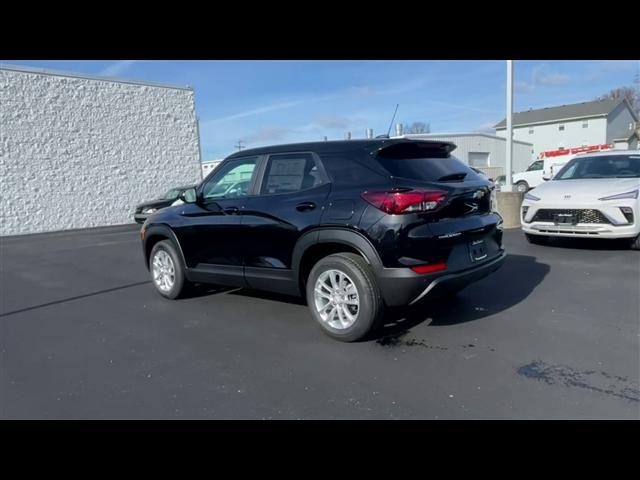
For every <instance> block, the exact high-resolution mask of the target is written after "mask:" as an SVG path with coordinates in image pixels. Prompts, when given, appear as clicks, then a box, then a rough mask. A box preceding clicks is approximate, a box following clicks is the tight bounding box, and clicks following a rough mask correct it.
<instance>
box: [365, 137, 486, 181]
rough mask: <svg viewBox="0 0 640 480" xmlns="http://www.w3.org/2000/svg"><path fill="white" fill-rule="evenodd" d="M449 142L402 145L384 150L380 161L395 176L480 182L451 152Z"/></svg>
mask: <svg viewBox="0 0 640 480" xmlns="http://www.w3.org/2000/svg"><path fill="white" fill-rule="evenodd" d="M451 147H452V145H450V144H447V143H435V142H434V143H427V142H416V143H401V144H396V145H391V146H389V147H387V148H383V149H382V150H381V151H380V152H379V153H378V155H377V157H376V158H377V159H378V162H380V164H381V165H382V166H383V167H384V168H385V169H386V170H387V171H388V172H389V173H390V174H391V175H393V176H394V177H402V178H408V179H411V180H423V181H427V182H461V181H477V180H482V177H480V175H478V174H477V173H476V172H474V171H473V170H472V169H471V168H469V166H468V165H467V164H465V163H463V162H461V161H460V160H458V159H457V158H455V157H452V156H451V155H450V154H449V152H450V151H451V150H452V149H453V148H455V147H453V148H451Z"/></svg>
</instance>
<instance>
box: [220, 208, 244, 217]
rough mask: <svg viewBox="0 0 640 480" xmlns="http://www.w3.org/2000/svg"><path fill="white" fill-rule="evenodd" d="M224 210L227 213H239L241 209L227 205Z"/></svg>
mask: <svg viewBox="0 0 640 480" xmlns="http://www.w3.org/2000/svg"><path fill="white" fill-rule="evenodd" d="M222 211H223V212H224V213H226V214H227V215H237V214H238V212H239V211H240V209H239V208H238V207H226V208H224V209H223V210H222Z"/></svg>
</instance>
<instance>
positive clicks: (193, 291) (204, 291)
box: [179, 283, 239, 300]
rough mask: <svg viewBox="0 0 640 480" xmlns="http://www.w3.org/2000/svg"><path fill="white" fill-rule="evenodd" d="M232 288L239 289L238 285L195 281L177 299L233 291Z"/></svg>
mask: <svg viewBox="0 0 640 480" xmlns="http://www.w3.org/2000/svg"><path fill="white" fill-rule="evenodd" d="M234 290H239V287H226V286H223V285H211V284H204V283H196V284H195V285H192V286H191V288H190V289H189V290H188V291H187V292H186V293H185V294H184V295H182V296H181V297H180V298H179V300H188V299H190V298H198V297H205V296H208V295H218V294H220V293H233V291H234Z"/></svg>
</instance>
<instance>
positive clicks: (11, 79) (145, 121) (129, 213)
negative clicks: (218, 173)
mask: <svg viewBox="0 0 640 480" xmlns="http://www.w3.org/2000/svg"><path fill="white" fill-rule="evenodd" d="M200 178H201V166H200V150H199V139H198V127H197V119H196V113H195V105H194V93H193V90H192V89H191V88H189V87H180V86H172V85H164V84H152V83H148V82H136V81H126V80H120V79H114V78H107V77H97V76H88V75H76V74H70V73H62V72H56V71H50V70H42V69H34V68H28V67H21V66H7V65H0V179H1V180H0V181H1V182H2V183H1V191H2V224H1V225H0V227H1V228H0V235H16V234H24V233H36V232H46V231H55V230H65V229H75V228H86V227H96V226H106V225H116V224H125V223H133V211H134V207H135V205H136V204H137V203H140V202H142V201H144V200H149V199H152V198H156V197H157V196H158V195H159V194H161V193H163V192H164V191H166V190H168V189H169V188H171V187H174V186H177V185H185V184H190V183H196V182H197V181H199V180H200Z"/></svg>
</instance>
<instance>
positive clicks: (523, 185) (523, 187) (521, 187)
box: [516, 181, 529, 193]
mask: <svg viewBox="0 0 640 480" xmlns="http://www.w3.org/2000/svg"><path fill="white" fill-rule="evenodd" d="M516 190H517V191H518V192H521V193H526V192H527V191H528V190H529V184H528V183H527V182H523V181H520V182H518V183H516Z"/></svg>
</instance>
